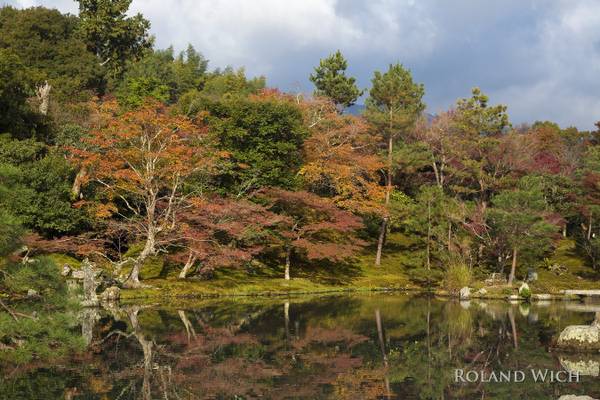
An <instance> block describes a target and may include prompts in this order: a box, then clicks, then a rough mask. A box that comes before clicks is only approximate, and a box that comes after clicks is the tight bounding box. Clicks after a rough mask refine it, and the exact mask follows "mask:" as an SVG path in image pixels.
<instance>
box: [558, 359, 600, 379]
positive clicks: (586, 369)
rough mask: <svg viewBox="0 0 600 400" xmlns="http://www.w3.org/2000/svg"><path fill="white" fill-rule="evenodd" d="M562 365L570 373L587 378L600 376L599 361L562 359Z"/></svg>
mask: <svg viewBox="0 0 600 400" xmlns="http://www.w3.org/2000/svg"><path fill="white" fill-rule="evenodd" d="M559 361H560V365H561V366H562V367H563V368H564V369H565V370H566V371H569V372H572V373H577V374H579V375H585V376H600V362H598V360H593V359H591V360H585V359H580V360H578V359H571V358H566V357H561V358H560V360H559Z"/></svg>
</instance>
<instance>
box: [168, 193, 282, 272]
mask: <svg viewBox="0 0 600 400" xmlns="http://www.w3.org/2000/svg"><path fill="white" fill-rule="evenodd" d="M179 218H180V223H181V225H180V226H181V228H180V242H179V243H178V246H179V248H180V249H181V251H178V252H176V253H174V254H173V255H172V256H171V258H172V259H173V260H175V261H178V262H181V263H184V266H183V268H182V270H181V273H180V274H179V278H185V277H186V276H187V274H188V273H189V271H190V270H191V269H192V267H193V266H194V265H195V264H196V263H197V262H200V264H201V271H202V272H208V271H211V270H213V269H215V268H217V267H228V266H236V265H240V264H241V263H242V262H245V261H249V260H250V259H251V258H252V256H254V255H256V254H258V253H259V252H260V251H262V250H263V248H264V247H265V246H266V244H267V243H268V242H269V236H270V233H269V229H270V228H273V227H275V226H276V225H277V224H281V223H283V222H285V220H286V219H285V217H282V216H279V215H277V214H275V213H272V212H270V211H268V210H266V209H265V208H264V207H262V206H260V205H258V204H254V203H251V202H249V201H246V200H233V199H228V198H223V197H219V196H213V197H210V198H199V197H197V198H192V199H189V207H188V208H186V209H185V210H184V211H182V213H181V214H180V216H179Z"/></svg>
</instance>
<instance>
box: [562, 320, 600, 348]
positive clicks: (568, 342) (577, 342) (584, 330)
mask: <svg viewBox="0 0 600 400" xmlns="http://www.w3.org/2000/svg"><path fill="white" fill-rule="evenodd" d="M556 345H557V346H558V347H559V348H567V349H573V350H600V329H598V327H597V326H596V325H570V326H567V327H566V328H565V329H564V330H563V331H562V332H561V333H560V335H559V336H558V341H557V342H556Z"/></svg>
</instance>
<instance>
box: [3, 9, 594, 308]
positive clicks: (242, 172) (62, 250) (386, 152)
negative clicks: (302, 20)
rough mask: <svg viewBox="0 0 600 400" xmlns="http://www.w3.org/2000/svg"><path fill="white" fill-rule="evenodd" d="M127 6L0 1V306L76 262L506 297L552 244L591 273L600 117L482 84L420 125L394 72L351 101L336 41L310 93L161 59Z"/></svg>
mask: <svg viewBox="0 0 600 400" xmlns="http://www.w3.org/2000/svg"><path fill="white" fill-rule="evenodd" d="M130 2H131V0H119V1H92V0H79V1H78V3H79V15H78V16H75V15H70V14H62V13H61V12H59V11H57V10H55V9H48V8H44V7H35V8H27V9H16V8H12V7H10V6H4V7H2V8H0V221H1V223H0V257H1V258H0V260H2V263H1V264H0V272H2V274H0V291H1V292H2V294H3V296H2V297H6V296H7V297H16V298H18V297H19V296H25V293H26V292H28V291H29V290H34V291H35V292H43V291H44V290H46V289H47V288H48V287H51V286H52V285H53V284H55V279H57V278H56V276H55V275H57V272H56V271H60V269H61V268H63V265H66V264H68V265H69V266H70V267H71V268H75V269H76V268H78V267H79V265H80V263H81V262H82V260H84V259H88V260H90V262H93V263H94V265H97V266H98V267H99V268H101V269H102V270H103V271H104V272H103V273H104V275H105V276H106V277H107V278H106V279H110V280H112V282H114V284H115V285H117V286H119V287H122V288H129V289H136V290H144V289H153V290H155V289H156V287H159V288H160V287H162V288H168V287H170V286H168V285H169V284H167V283H165V282H171V283H170V285H174V286H173V287H177V288H179V289H181V290H188V291H192V292H193V291H196V290H201V288H211V287H217V288H218V287H222V284H221V283H220V282H221V281H223V280H224V279H229V280H233V281H234V282H233V286H231V285H229V283H228V285H229V286H227V287H228V288H229V289H230V292H236V290H237V289H236V286H235V285H236V284H240V285H241V284H243V283H244V282H247V281H248V280H249V279H250V280H252V279H254V280H255V281H257V282H258V281H259V282H261V285H262V286H260V288H262V289H263V290H264V291H270V290H273V287H277V288H283V290H289V288H294V286H293V285H294V281H296V282H301V285H300V284H299V285H300V286H297V288H301V289H303V290H308V291H310V290H311V284H313V283H314V284H315V285H317V287H320V286H318V284H321V283H323V282H324V283H326V284H328V285H329V286H328V287H333V286H336V285H341V286H344V285H346V286H347V285H348V283H349V282H351V281H352V280H353V279H357V278H360V277H363V278H364V277H365V276H366V277H371V278H372V279H373V280H372V281H368V283H367V284H366V286H369V287H383V288H385V287H395V286H397V285H400V286H402V287H405V286H411V287H418V288H423V289H431V290H435V289H436V288H438V289H444V290H447V291H449V292H453V293H456V292H457V291H458V290H459V289H460V288H461V287H463V286H467V285H469V284H470V283H472V282H474V281H483V280H484V279H486V278H488V277H489V276H490V275H491V274H492V273H500V274H503V276H505V277H506V283H507V285H508V287H511V285H513V284H516V281H517V280H524V279H525V278H526V277H527V276H528V274H531V273H532V271H533V272H539V273H540V276H542V272H549V271H556V270H558V271H559V274H560V270H561V269H562V270H565V269H568V265H567V266H565V265H561V264H560V262H558V263H557V262H555V261H554V259H553V257H554V255H555V254H556V252H558V251H562V250H564V248H565V247H566V248H568V252H567V253H568V254H569V257H570V259H571V260H572V259H575V260H576V261H577V264H578V265H581V266H584V267H585V268H586V269H585V271H586V272H585V274H580V275H581V276H577V275H576V274H575V273H573V274H570V272H569V271H563V272H564V273H562V275H560V279H563V278H565V279H563V281H561V282H562V283H561V284H564V285H571V286H576V285H578V284H581V285H583V284H585V283H586V282H588V281H589V280H590V279H592V277H593V276H595V275H594V274H595V273H596V272H597V270H598V269H600V236H598V235H597V233H598V230H599V228H600V221H599V218H600V124H597V126H598V128H599V130H598V131H581V130H578V129H577V128H575V127H567V128H563V127H560V126H558V125H557V124H555V123H553V122H551V121H536V122H533V123H532V124H520V125H513V124H511V122H510V118H509V115H508V110H507V107H506V106H504V105H501V104H494V103H493V101H492V100H493V99H489V98H488V97H487V96H486V95H485V94H484V93H483V92H482V91H481V90H480V89H479V88H472V89H469V88H465V93H466V96H465V97H464V98H460V99H457V100H456V103H455V104H454V105H453V106H452V107H451V108H450V109H448V110H447V111H444V112H439V113H437V114H435V115H432V114H430V113H428V112H427V111H426V104H425V103H424V100H423V96H424V94H425V90H426V88H425V87H424V86H423V85H422V84H420V83H418V82H416V81H415V80H414V79H413V77H412V75H411V71H410V70H409V69H408V68H407V67H406V66H404V65H403V64H401V63H399V62H396V60H392V63H391V64H390V65H389V67H388V68H387V69H385V70H383V71H374V72H373V75H372V79H371V83H370V87H369V88H366V89H363V88H360V87H358V85H357V83H356V80H355V78H353V77H352V76H350V74H349V73H348V72H347V70H348V67H349V66H348V62H347V60H346V59H345V58H344V56H343V55H342V53H341V52H340V51H334V52H332V54H331V55H329V56H327V57H325V58H323V59H321V60H320V61H318V60H316V61H315V68H314V71H313V72H312V73H311V74H310V76H309V77H308V78H309V79H310V81H311V82H312V83H313V84H314V93H285V92H283V91H280V90H278V89H277V88H273V87H270V86H269V84H268V82H269V81H268V77H263V76H259V77H249V76H246V73H245V71H244V69H243V68H239V69H234V68H232V67H225V68H212V67H211V68H209V60H207V59H206V58H205V57H204V56H203V55H202V53H201V52H200V50H201V49H195V48H194V47H193V46H191V45H190V46H189V47H188V48H187V49H186V50H185V51H182V52H180V53H178V52H176V51H175V50H174V49H173V48H172V47H171V48H166V49H159V48H157V47H156V46H155V45H154V38H153V37H152V36H151V35H150V33H149V29H150V22H149V21H148V20H147V19H145V18H144V16H143V15H141V14H137V15H129V14H128V10H129V5H130ZM192 39H193V38H190V40H192ZM334 50H335V49H334ZM548 101H552V99H548ZM357 102H364V110H362V111H361V112H355V111H354V110H356V109H357V107H356V106H355V105H356V104H357ZM590 118H593V116H590ZM582 268H583V267H582ZM53 271H54V272H53ZM554 275H557V274H554ZM387 277H390V278H389V281H386V279H387ZM557 279H558V278H557ZM577 279H579V280H577ZM592 281H593V279H592ZM228 282H229V281H228ZM286 282H289V284H288V283H286ZM399 282H400V283H399ZM161 285H162V286H161ZM194 285H195V286H194ZM220 285H221V286H220ZM270 285H274V286H270ZM286 285H291V286H286ZM547 285H548V287H550V286H553V285H554V283H552V282H547ZM186 287H187V288H191V289H185V288H186ZM182 288H183V289H182ZM199 288H200V289H199ZM285 288H288V289H285ZM165 290H167V289H165ZM208 290H210V289H208ZM240 290H242V289H240ZM3 304H4V303H3ZM13 316H14V315H13Z"/></svg>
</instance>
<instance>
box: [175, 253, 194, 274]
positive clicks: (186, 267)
mask: <svg viewBox="0 0 600 400" xmlns="http://www.w3.org/2000/svg"><path fill="white" fill-rule="evenodd" d="M195 262H196V257H194V254H193V253H192V252H190V256H189V257H188V259H187V262H186V263H185V265H184V266H183V268H182V269H181V272H179V279H185V278H186V277H187V274H188V272H190V269H191V268H192V267H193V266H194V263H195Z"/></svg>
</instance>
